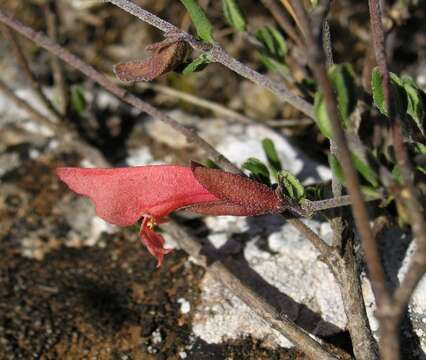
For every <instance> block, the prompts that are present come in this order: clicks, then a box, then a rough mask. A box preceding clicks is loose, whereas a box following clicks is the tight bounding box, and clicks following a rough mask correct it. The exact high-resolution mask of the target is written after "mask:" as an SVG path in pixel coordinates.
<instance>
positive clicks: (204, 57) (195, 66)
mask: <svg viewBox="0 0 426 360" xmlns="http://www.w3.org/2000/svg"><path fill="white" fill-rule="evenodd" d="M210 62H211V59H210V56H209V55H208V54H201V55H200V56H198V57H197V58H195V59H194V60H192V62H191V63H189V64H188V65H187V66H185V68H184V69H183V70H182V74H183V75H189V74H192V73H193V72H197V71H201V70H203V69H204V68H205V67H206V66H207V65H208V64H210Z"/></svg>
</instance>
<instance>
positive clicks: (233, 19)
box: [222, 0, 247, 31]
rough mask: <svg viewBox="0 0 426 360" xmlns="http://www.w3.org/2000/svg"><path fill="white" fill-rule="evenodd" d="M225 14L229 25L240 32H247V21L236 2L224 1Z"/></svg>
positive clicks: (234, 0)
mask: <svg viewBox="0 0 426 360" xmlns="http://www.w3.org/2000/svg"><path fill="white" fill-rule="evenodd" d="M222 7H223V13H224V15H225V18H226V20H227V21H228V23H229V25H231V26H232V27H233V28H235V29H236V30H238V31H245V30H246V25H247V24H246V19H245V18H244V15H243V13H242V11H241V9H240V7H239V5H238V3H237V1H236V0H222Z"/></svg>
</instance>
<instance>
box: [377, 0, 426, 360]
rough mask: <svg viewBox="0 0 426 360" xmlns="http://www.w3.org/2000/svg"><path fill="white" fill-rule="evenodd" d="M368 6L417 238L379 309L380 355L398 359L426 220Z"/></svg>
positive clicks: (421, 270)
mask: <svg viewBox="0 0 426 360" xmlns="http://www.w3.org/2000/svg"><path fill="white" fill-rule="evenodd" d="M369 9H370V20H371V30H372V36H373V42H374V50H375V55H376V62H377V65H378V67H379V71H380V74H381V77H382V86H383V95H384V100H385V103H386V105H387V107H388V112H389V118H390V123H391V129H392V138H393V146H394V153H395V157H396V159H397V163H398V167H399V169H400V172H401V176H402V179H403V189H402V192H401V196H400V198H402V201H403V203H404V205H405V207H406V208H407V211H408V216H409V219H410V223H411V226H412V231H413V234H414V236H415V241H416V251H415V253H414V255H413V257H412V259H411V263H410V264H409V267H408V271H407V273H406V276H405V278H404V279H403V280H402V281H401V284H400V287H399V288H398V289H397V290H396V291H395V293H394V296H393V298H392V304H391V306H389V307H386V308H382V309H380V308H379V309H378V310H379V320H380V322H381V328H382V331H381V339H380V340H381V341H380V345H381V346H380V348H381V351H382V356H383V359H386V360H397V359H399V353H400V348H399V323H400V321H401V318H402V316H403V314H404V312H405V311H406V308H407V305H408V302H409V299H410V297H411V295H412V293H413V292H414V290H415V288H416V286H417V284H418V283H419V282H420V280H421V278H422V277H423V275H424V274H425V273H426V224H425V218H424V215H423V207H422V205H421V203H420V201H419V197H418V194H417V190H416V188H415V185H414V183H413V171H412V169H411V166H410V160H409V158H408V154H407V149H406V147H405V145H404V139H403V136H402V131H401V122H402V121H401V120H402V119H401V115H400V114H399V113H398V111H396V109H395V105H394V99H393V96H394V94H393V93H392V87H391V83H390V77H389V70H388V63H387V59H386V47H385V32H384V30H383V25H382V12H381V8H380V3H379V1H377V0H369Z"/></svg>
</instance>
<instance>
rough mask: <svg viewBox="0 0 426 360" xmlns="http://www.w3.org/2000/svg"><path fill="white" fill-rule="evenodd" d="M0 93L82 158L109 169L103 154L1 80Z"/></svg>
mask: <svg viewBox="0 0 426 360" xmlns="http://www.w3.org/2000/svg"><path fill="white" fill-rule="evenodd" d="M0 91H1V92H2V93H3V94H5V95H6V96H7V97H8V98H9V99H10V100H11V101H13V102H14V103H15V105H16V106H17V107H19V108H21V109H23V110H24V111H26V112H27V113H28V115H29V116H30V117H31V118H32V119H33V120H34V121H36V122H38V123H39V124H41V125H43V126H46V127H47V128H49V129H50V130H51V131H52V132H53V133H54V134H55V135H56V136H57V137H58V138H59V139H60V140H61V142H62V143H63V144H64V145H66V146H68V147H70V148H72V149H73V150H74V151H76V152H77V153H79V154H80V155H82V157H85V158H88V159H90V160H91V161H92V162H93V164H94V165H95V166H98V167H107V166H108V165H109V163H108V162H107V161H106V160H105V158H104V156H103V155H102V153H101V152H100V151H99V150H98V149H96V148H94V147H92V146H90V145H88V144H86V143H85V142H83V141H81V140H80V139H79V136H78V134H76V133H75V131H74V130H73V129H72V128H70V127H67V126H66V125H65V124H64V123H63V122H60V123H53V122H52V121H50V119H49V118H47V117H46V116H45V115H43V114H42V113H40V112H39V111H38V110H36V109H34V108H33V107H32V106H31V105H30V104H28V102H26V101H25V100H23V99H21V98H19V97H18V96H16V95H15V93H14V92H13V90H12V89H10V88H9V87H8V86H7V85H6V84H5V83H4V82H3V81H1V80H0Z"/></svg>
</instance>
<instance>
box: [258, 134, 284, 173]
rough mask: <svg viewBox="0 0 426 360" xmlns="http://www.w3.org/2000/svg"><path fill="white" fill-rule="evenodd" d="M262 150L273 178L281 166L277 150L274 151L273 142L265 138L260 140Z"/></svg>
mask: <svg viewBox="0 0 426 360" xmlns="http://www.w3.org/2000/svg"><path fill="white" fill-rule="evenodd" d="M262 148H263V151H264V152H265V155H266V159H267V160H268V164H269V166H270V167H271V168H272V171H273V173H274V176H275V175H276V173H277V172H279V171H281V169H282V165H281V160H280V158H279V156H278V153H277V150H276V149H275V145H274V142H273V141H272V140H271V139H268V138H265V139H263V140H262Z"/></svg>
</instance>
